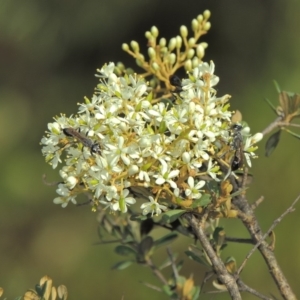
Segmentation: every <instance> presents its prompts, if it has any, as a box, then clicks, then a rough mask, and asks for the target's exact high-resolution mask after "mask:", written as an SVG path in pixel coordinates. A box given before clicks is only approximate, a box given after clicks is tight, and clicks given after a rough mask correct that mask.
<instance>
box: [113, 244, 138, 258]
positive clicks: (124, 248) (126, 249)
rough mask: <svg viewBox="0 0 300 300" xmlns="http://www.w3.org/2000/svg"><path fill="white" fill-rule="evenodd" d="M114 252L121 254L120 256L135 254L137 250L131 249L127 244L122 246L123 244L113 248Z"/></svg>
mask: <svg viewBox="0 0 300 300" xmlns="http://www.w3.org/2000/svg"><path fill="white" fill-rule="evenodd" d="M115 252H116V253H117V254H119V255H122V256H127V255H131V254H133V255H136V254H137V252H136V251H135V250H134V249H132V248H131V247H128V246H124V245H119V246H117V247H116V248H115Z"/></svg>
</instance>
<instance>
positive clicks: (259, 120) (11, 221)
mask: <svg viewBox="0 0 300 300" xmlns="http://www.w3.org/2000/svg"><path fill="white" fill-rule="evenodd" d="M205 9H210V10H211V12H212V17H211V20H210V21H211V23H212V29H211V30H210V31H209V34H208V35H207V36H205V37H204V38H203V39H202V41H206V42H208V44H209V47H208V49H207V51H206V57H205V60H206V61H209V60H213V61H214V62H215V64H216V72H215V73H216V75H218V76H219V77H220V83H219V85H218V86H217V88H218V95H219V96H221V95H223V94H226V93H228V94H231V95H232V101H231V103H232V108H233V109H239V110H240V111H241V112H242V114H243V117H244V119H245V120H246V121H247V122H248V123H249V125H250V126H251V128H252V132H253V133H255V132H257V131H261V130H262V129H264V128H265V127H266V126H267V125H268V124H269V123H270V122H271V121H272V120H273V119H274V117H275V115H274V114H273V112H272V111H271V110H270V108H269V107H268V106H267V105H266V103H265V102H264V100H263V99H264V98H269V99H270V100H271V101H273V103H274V104H277V101H278V95H277V92H276V90H275V88H274V85H273V82H272V81H273V79H276V80H277V81H278V83H279V84H280V86H281V88H282V89H283V90H289V91H293V92H300V86H299V83H300V54H299V53H300V38H299V29H300V18H299V13H300V2H299V1H292V0H290V1H283V0H280V1H272V0H266V1H260V0H251V1H250V0H248V1H238V0H222V1H208V0H207V1H182V0H181V1H179V0H172V1H171V0H165V1H158V0H152V1H147V0H143V1H141V0H135V1H133V0H127V1H122V0H110V1H104V0H102V1H101V0H99V1H96V0H86V1H76V0H74V1H58V0H52V1H42V0H27V1H23V0H1V2H0V28H1V29H0V32H1V35H0V51H1V55H0V61H1V69H0V141H1V142H0V143H1V150H0V160H1V175H0V176H1V180H0V188H1V201H0V223H1V226H0V237H1V239H0V286H2V287H3V288H4V291H5V294H4V295H5V296H6V297H7V298H9V299H13V298H14V297H16V296H18V295H22V294H23V293H24V292H25V291H26V289H27V288H30V287H32V288H33V287H34V285H35V284H36V283H38V281H39V278H40V277H42V276H43V275H46V274H47V275H49V276H50V277H52V278H53V280H54V285H56V286H57V285H59V284H65V285H66V286H67V288H68V290H69V299H121V298H122V296H124V298H123V299H125V300H126V299H145V300H146V299H153V298H155V299H158V300H159V299H166V297H165V296H163V295H162V294H159V293H157V292H155V291H151V290H149V289H148V288H147V287H145V286H143V285H142V284H141V283H140V280H143V281H148V282H150V283H152V284H158V281H157V280H156V278H154V277H153V275H152V274H151V271H150V270H148V269H146V268H142V267H139V266H133V267H130V268H129V269H127V270H125V271H112V270H111V266H112V265H113V264H114V263H115V262H117V261H119V260H122V259H123V258H122V257H118V256H117V255H116V254H115V253H114V251H113V249H114V245H108V246H99V245H98V246H95V245H93V243H94V242H97V241H98V237H97V221H96V214H93V213H92V212H91V211H90V207H89V206H81V207H76V206H74V205H72V204H70V205H69V206H68V207H67V208H65V209H62V208H61V207H60V206H57V205H54V204H53V203H52V200H53V198H54V197H56V193H55V189H56V188H55V187H49V186H46V185H44V183H43V182H42V175H43V174H46V175H47V180H49V181H55V180H58V179H59V176H58V173H57V171H53V170H52V169H51V167H50V166H49V165H47V164H46V163H45V162H44V158H43V156H42V155H41V147H40V145H39V141H40V139H41V137H42V136H43V134H44V132H45V130H46V129H47V123H49V122H52V118H53V116H55V115H56V114H60V113H65V114H66V115H70V114H74V113H76V111H77V103H78V102H81V101H83V97H84V96H91V95H92V94H93V89H94V87H95V86H96V84H97V79H96V78H95V77H94V74H95V73H96V68H99V67H101V66H102V65H103V64H104V63H105V62H110V61H115V62H117V61H123V62H124V63H125V65H126V66H132V67H134V66H135V63H134V61H133V60H131V58H130V57H129V56H128V55H127V54H126V53H125V52H123V51H122V50H121V44H122V43H123V42H130V41H131V40H133V39H134V40H137V41H139V42H140V43H141V44H143V45H145V41H146V40H145V38H144V32H145V31H146V30H149V29H150V27H151V26H152V25H156V26H157V27H158V28H159V30H160V36H164V37H166V38H168V39H169V38H170V37H173V36H176V35H177V34H178V32H179V27H180V25H182V24H185V25H188V26H190V23H191V20H192V18H195V17H196V16H197V15H198V14H199V13H202V12H203V11H204V10H205ZM145 49H146V47H145ZM265 141H266V140H264V141H263V142H261V143H260V144H259V146H260V149H259V151H258V154H259V156H260V157H259V159H257V160H255V161H254V162H253V168H252V172H253V174H254V182H253V185H252V186H251V188H250V189H249V190H248V198H249V200H250V201H255V200H256V199H257V198H258V197H260V196H261V195H263V196H265V201H264V202H263V203H262V204H261V206H259V208H258V209H257V215H258V218H259V220H260V223H261V226H262V228H263V229H264V230H267V229H268V228H269V226H270V225H271V223H272V222H273V220H274V219H275V218H277V217H278V216H279V215H280V214H281V213H282V212H283V211H284V210H285V209H286V208H287V207H288V206H289V205H290V203H291V202H292V201H293V200H294V199H295V198H296V196H297V195H298V194H299V192H300V184H299V183H300V180H299V164H300V155H299V147H300V144H299V141H297V140H296V139H294V138H292V137H291V136H287V135H285V134H283V136H282V141H281V143H280V145H279V147H278V148H277V149H276V150H275V152H274V153H273V154H272V155H271V157H269V158H266V157H264V143H265ZM298 207H299V204H298ZM221 224H224V225H226V229H227V234H228V235H230V236H238V237H241V236H243V237H248V234H247V232H246V231H245V230H243V229H242V228H241V227H240V224H239V222H238V221H237V220H222V221H221ZM299 226H300V218H299V210H296V211H295V212H294V213H293V214H290V215H288V216H287V217H286V218H285V219H284V220H283V221H282V223H280V224H279V225H278V226H277V227H276V230H275V233H276V240H277V244H276V249H275V253H276V256H277V258H278V260H279V263H280V265H281V267H282V269H283V270H284V273H285V275H286V276H287V278H288V280H289V282H290V283H291V285H292V287H293V289H294V291H295V293H296V294H297V295H300V285H299V283H298V281H299V275H300V268H299V267H300V255H299V248H300V235H299V234H298V228H299ZM155 234H156V236H161V235H162V234H163V232H161V231H159V230H157V231H156V233H155ZM189 243H191V241H190V240H187V239H180V240H178V241H177V242H176V243H174V244H172V251H173V252H178V253H182V252H183V251H184V250H185V249H186V247H187V245H189ZM250 248H251V247H250V246H245V245H244V246H243V245H242V246H237V245H234V244H230V247H228V248H227V250H226V251H225V253H224V258H225V257H226V255H234V256H235V258H236V259H237V262H238V263H241V262H242V260H243V258H244V257H245V255H246V254H247V252H248V251H249V250H250ZM165 256H166V253H165V251H160V252H159V253H158V261H161V260H163V258H164V257H165ZM181 257H183V258H184V259H185V265H184V268H183V270H182V274H183V275H186V276H189V274H190V273H193V274H194V279H195V282H196V283H197V284H200V283H201V281H202V279H203V274H204V272H205V271H207V270H206V269H205V268H203V267H202V266H201V265H198V264H195V263H193V262H191V261H189V260H188V258H187V257H184V255H182V254H181ZM242 279H243V280H244V281H245V282H246V283H247V284H249V285H250V286H251V287H253V288H257V289H258V290H259V291H260V292H262V293H265V294H268V293H273V294H274V295H278V293H277V291H276V287H275V286H274V284H273V282H272V280H271V278H270V276H269V272H268V270H267V268H266V266H265V265H264V262H263V260H262V258H261V256H260V255H259V254H257V253H256V254H255V255H254V256H252V257H251V259H250V261H249V262H248V264H247V268H246V269H245V270H244V271H243V273H242ZM209 289H211V286H210V285H209V284H208V285H207V286H206V290H209ZM203 299H229V298H228V297H226V296H225V295H224V294H219V295H216V294H213V295H206V296H204V297H203ZM243 299H254V297H253V296H251V295H246V294H245V295H243Z"/></svg>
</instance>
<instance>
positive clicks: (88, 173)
mask: <svg viewBox="0 0 300 300" xmlns="http://www.w3.org/2000/svg"><path fill="white" fill-rule="evenodd" d="M114 68H115V65H114V64H113V63H110V64H108V65H105V66H104V67H103V68H102V69H101V70H99V72H100V75H98V76H99V77H100V83H99V85H98V88H97V93H96V94H95V95H94V96H93V98H92V99H91V101H90V100H88V99H86V101H85V103H83V104H80V107H79V111H78V114H77V115H75V116H71V117H69V118H67V117H65V116H63V115H62V116H59V117H56V118H55V122H54V123H50V124H48V129H49V131H48V132H47V134H46V136H45V137H43V139H42V141H41V143H42V145H43V148H42V152H43V154H44V155H45V156H46V161H47V162H49V163H50V164H51V165H52V166H53V168H56V167H57V166H58V163H61V162H62V160H61V155H62V153H63V152H64V151H65V152H66V153H67V155H66V158H65V164H64V166H63V167H62V168H61V170H60V175H61V177H62V179H63V183H61V184H59V186H58V189H57V193H58V194H59V197H57V198H55V199H54V203H57V204H61V205H62V206H63V207H65V206H67V204H68V202H69V201H72V202H73V203H76V196H77V195H78V194H80V193H83V192H88V193H92V195H93V200H94V202H95V203H102V204H104V205H105V206H106V207H109V208H110V209H111V210H112V211H121V212H126V211H127V206H129V205H131V204H134V203H135V202H136V196H135V194H134V193H133V194H132V193H130V191H131V188H133V187H142V188H145V190H147V191H148V192H149V191H150V196H149V195H148V196H147V198H148V202H146V203H143V204H142V205H141V209H142V212H143V214H145V215H146V214H148V213H152V215H153V213H155V214H160V213H161V211H162V210H166V209H167V204H166V203H164V204H165V205H163V204H160V203H159V202H161V200H162V199H163V200H164V202H168V201H169V203H171V202H173V203H176V201H177V200H178V199H191V200H195V199H200V198H201V196H202V194H203V191H204V190H203V187H204V185H205V181H204V180H202V178H203V176H206V177H207V176H209V177H211V178H212V179H213V180H216V181H219V180H220V178H222V176H223V175H224V174H222V172H221V171H220V165H219V160H218V156H217V155H218V153H220V152H222V149H223V148H224V147H225V148H226V147H227V148H230V146H228V145H230V143H231V141H232V137H231V134H230V126H231V115H232V112H230V111H229V110H228V108H229V104H228V103H227V102H228V99H229V95H225V96H223V97H221V98H217V97H216V91H215V90H214V89H213V87H214V86H215V85H216V84H217V83H218V81H219V78H218V77H217V76H215V75H214V64H213V62H211V63H210V64H208V63H201V64H200V65H198V66H197V67H196V68H195V69H194V70H193V72H192V73H191V74H189V78H188V79H183V80H182V91H181V92H180V95H178V96H177V97H176V99H172V100H173V104H172V105H171V104H165V103H164V102H163V101H157V99H153V91H152V90H151V88H149V87H148V86H147V83H146V82H145V80H144V79H143V78H142V77H141V78H138V77H137V76H131V75H128V76H127V75H126V76H124V77H118V76H116V75H115V73H114ZM172 97H174V96H172ZM66 129H68V130H66ZM247 140H249V141H248V142H247V143H248V144H249V147H250V146H251V145H253V143H255V142H257V141H258V140H259V137H257V138H255V139H254V138H253V137H252V140H251V142H250V138H248V139H247ZM248 144H247V145H248ZM250 144H251V145H250ZM95 145H97V147H94V146H95ZM98 145H99V146H100V151H94V150H95V149H98ZM253 150H255V149H254V148H253V149H252V151H253ZM229 151H230V150H229ZM231 152H232V151H231ZM249 156H250V155H249ZM145 198H146V196H145Z"/></svg>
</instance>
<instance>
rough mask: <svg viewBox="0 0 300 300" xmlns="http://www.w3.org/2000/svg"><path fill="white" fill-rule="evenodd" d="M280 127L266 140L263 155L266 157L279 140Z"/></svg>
mask: <svg viewBox="0 0 300 300" xmlns="http://www.w3.org/2000/svg"><path fill="white" fill-rule="evenodd" d="M280 134H281V129H279V130H278V131H277V132H275V133H273V134H272V135H271V136H270V137H269V139H268V140H267V142H266V147H265V155H266V156H267V157H268V156H270V155H271V153H272V152H273V151H274V150H275V148H276V147H277V145H278V143H279V140H280Z"/></svg>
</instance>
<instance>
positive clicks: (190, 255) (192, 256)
mask: <svg viewBox="0 0 300 300" xmlns="http://www.w3.org/2000/svg"><path fill="white" fill-rule="evenodd" d="M184 253H185V254H186V255H187V256H188V258H190V259H192V260H194V261H195V262H197V263H199V264H201V265H204V266H208V264H207V262H206V260H205V259H203V258H202V257H200V256H198V255H196V253H194V252H193V251H190V250H187V251H185V252H184Z"/></svg>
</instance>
